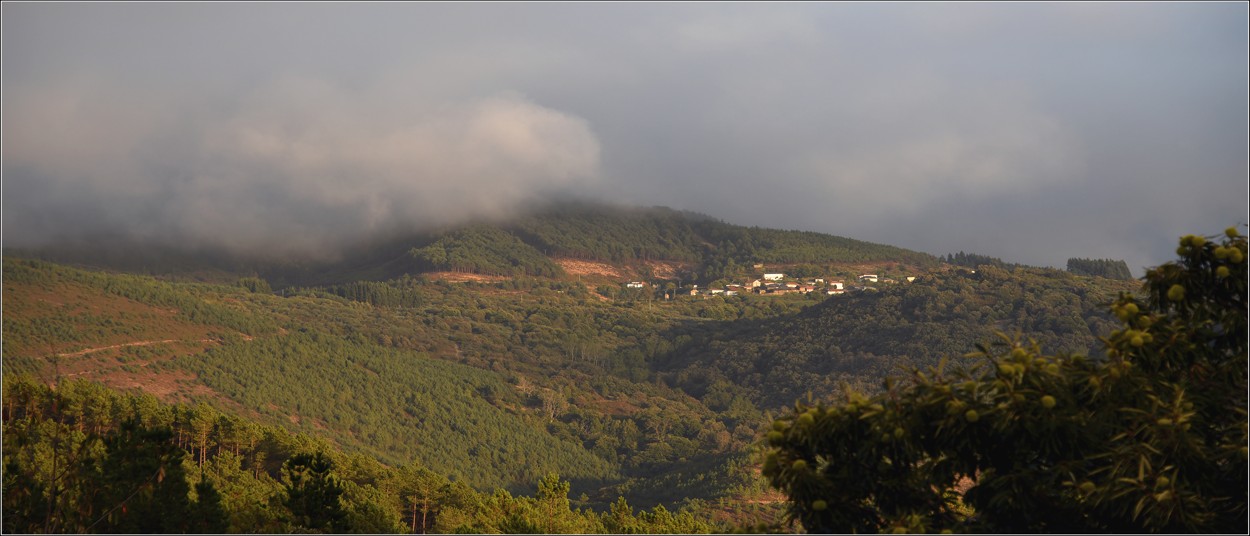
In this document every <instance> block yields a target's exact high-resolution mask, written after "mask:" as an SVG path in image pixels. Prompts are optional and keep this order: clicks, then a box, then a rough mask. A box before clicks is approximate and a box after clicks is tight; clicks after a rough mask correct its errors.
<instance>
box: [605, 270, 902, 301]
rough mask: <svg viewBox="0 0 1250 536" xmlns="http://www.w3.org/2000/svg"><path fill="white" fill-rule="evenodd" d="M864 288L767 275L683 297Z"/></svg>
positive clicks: (863, 278) (869, 279)
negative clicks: (791, 279) (787, 279)
mask: <svg viewBox="0 0 1250 536" xmlns="http://www.w3.org/2000/svg"><path fill="white" fill-rule="evenodd" d="M906 279H907V282H909V283H910V282H912V281H915V280H916V278H915V277H914V276H909V277H907V278H906ZM859 281H860V282H864V283H877V282H881V283H897V282H898V281H896V280H894V279H887V278H880V277H878V276H877V274H863V275H860V276H859ZM646 286H647V284H646V283H644V282H642V281H630V282H628V283H626V284H625V287H626V288H643V287H646ZM863 288H865V287H861V286H856V285H851V286H849V287H848V286H846V284H845V283H843V282H842V281H825V280H824V279H822V278H814V279H809V280H807V282H805V283H799V282H798V281H786V274H783V273H772V274H764V275H763V277H761V278H759V279H752V280H751V281H747V282H745V283H741V284H739V283H729V284H727V285H725V288H709V289H700V288H699V285H693V286H692V287H691V288H690V289H688V290H683V291H682V293H683V294H685V293H689V294H690V295H691V296H700V295H703V296H718V295H724V296H736V295H738V294H741V293H743V292H750V293H754V294H791V293H799V294H809V293H812V292H824V293H825V294H828V295H831V296H834V295H838V294H845V293H846V292H847V291H848V290H851V291H855V290H861V289H863Z"/></svg>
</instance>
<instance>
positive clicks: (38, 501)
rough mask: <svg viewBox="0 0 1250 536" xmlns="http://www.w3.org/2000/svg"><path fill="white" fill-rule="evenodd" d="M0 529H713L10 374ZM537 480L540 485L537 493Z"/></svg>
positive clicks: (684, 514) (545, 486) (684, 518)
mask: <svg viewBox="0 0 1250 536" xmlns="http://www.w3.org/2000/svg"><path fill="white" fill-rule="evenodd" d="M0 415H2V416H3V420H4V429H3V432H4V433H3V437H4V459H3V514H4V515H3V532H4V533H42V534H47V533H96V532H120V533H155V534H159V533H217V532H232V533H234V532H247V533H291V532H298V533H318V532H333V533H364V534H370V533H421V534H425V533H433V532H445V533H452V532H461V533H465V532H467V533H544V532H545V533H574V534H576V533H583V534H584V533H617V534H621V533H644V534H646V533H651V534H656V533H706V532H709V531H710V530H711V529H712V527H711V526H710V525H709V524H708V523H707V522H706V521H703V520H700V519H698V518H696V516H695V513H694V512H692V511H689V510H685V509H683V510H681V511H677V512H672V511H669V510H667V509H665V508H664V506H662V505H660V506H656V507H654V508H652V509H650V510H638V511H635V510H634V509H633V508H632V507H631V506H630V505H629V503H628V502H626V500H625V499H624V498H618V499H617V501H616V502H615V503H614V504H613V505H611V507H610V508H609V509H608V510H607V511H604V512H595V511H592V510H590V509H587V508H575V507H574V506H573V504H572V502H571V500H570V499H569V497H568V495H569V492H570V489H571V484H570V482H568V481H566V480H562V479H561V478H560V477H559V476H558V475H556V474H555V473H548V474H547V475H546V476H544V477H543V478H542V479H541V480H539V481H538V483H537V484H538V485H537V493H536V495H535V496H534V497H525V496H513V495H512V494H510V493H509V492H507V491H505V490H502V489H496V490H495V491H494V492H493V493H481V492H478V491H476V490H474V489H473V488H471V487H469V486H468V485H466V484H465V483H464V482H461V481H454V480H450V479H448V478H447V477H446V476H444V475H441V474H438V473H435V472H433V471H431V470H429V469H427V468H425V467H423V466H422V465H421V463H420V462H419V461H413V462H410V463H408V464H405V465H402V466H399V467H388V466H385V465H383V464H381V463H379V462H377V461H376V460H373V459H372V458H369V457H367V456H361V455H351V454H344V453H343V452H342V451H340V450H338V449H336V448H334V447H332V446H330V445H329V444H327V443H326V442H324V441H321V440H317V439H315V438H310V437H308V436H304V435H292V434H289V433H287V432H286V431H284V430H281V429H278V428H275V427H270V426H264V425H259V424H257V423H255V422H253V421H250V420H247V419H243V418H240V417H237V416H233V415H227V414H220V413H217V412H216V410H214V409H212V408H211V407H209V406H207V405H205V404H199V405H197V406H182V405H178V406H167V405H164V404H162V403H160V402H158V401H157V400H156V399H155V397H153V396H151V395H147V394H140V395H133V394H122V393H118V392H116V391H112V390H110V389H107V388H105V387H102V386H100V385H99V384H94V383H91V382H87V381H82V380H70V381H66V382H63V383H61V384H60V385H58V386H57V388H56V389H52V388H49V387H48V386H46V385H43V384H41V383H39V382H37V381H35V380H34V379H32V378H30V377H29V376H22V375H18V376H13V375H6V376H5V378H4V404H3V411H2V412H0ZM531 489H533V488H531Z"/></svg>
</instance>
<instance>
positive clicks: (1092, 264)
mask: <svg viewBox="0 0 1250 536" xmlns="http://www.w3.org/2000/svg"><path fill="white" fill-rule="evenodd" d="M1068 271H1069V272H1072V273H1074V274H1077V275H1092V276H1098V277H1105V278H1107V279H1123V280H1131V279H1133V273H1132V272H1130V271H1129V269H1128V263H1126V262H1124V261H1118V260H1114V259H1068Z"/></svg>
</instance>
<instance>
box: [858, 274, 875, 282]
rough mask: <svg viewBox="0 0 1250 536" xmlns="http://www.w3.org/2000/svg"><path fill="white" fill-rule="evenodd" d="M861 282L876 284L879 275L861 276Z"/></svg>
mask: <svg viewBox="0 0 1250 536" xmlns="http://www.w3.org/2000/svg"><path fill="white" fill-rule="evenodd" d="M859 280H860V281H868V282H870V283H876V282H877V274H864V275H861V276H859Z"/></svg>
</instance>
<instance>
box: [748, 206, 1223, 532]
mask: <svg viewBox="0 0 1250 536" xmlns="http://www.w3.org/2000/svg"><path fill="white" fill-rule="evenodd" d="M1226 235H1227V236H1226V237H1225V238H1224V239H1223V240H1222V241H1220V242H1219V243H1213V242H1212V241H1209V240H1207V239H1205V238H1202V237H1197V236H1192V235H1190V236H1186V237H1184V238H1182V239H1181V246H1180V248H1178V250H1177V253H1178V254H1179V255H1180V259H1179V260H1177V261H1175V262H1172V263H1168V264H1165V265H1163V266H1160V267H1158V268H1156V269H1154V270H1151V271H1150V272H1148V273H1147V275H1146V278H1145V281H1146V283H1145V289H1144V290H1145V291H1146V292H1148V298H1147V299H1145V300H1139V299H1137V298H1134V297H1132V296H1130V295H1128V294H1124V295H1122V296H1121V297H1120V298H1119V299H1118V300H1117V301H1116V302H1115V303H1114V304H1113V305H1112V310H1113V311H1114V313H1115V314H1116V315H1117V316H1118V317H1119V319H1120V321H1121V322H1122V329H1119V330H1117V331H1114V332H1112V333H1111V334H1110V336H1109V337H1107V338H1105V339H1104V340H1103V342H1104V345H1105V347H1106V350H1105V353H1106V356H1107V357H1106V359H1105V360H1093V359H1089V358H1086V357H1083V356H1080V355H1068V354H1059V355H1043V354H1042V353H1041V351H1040V348H1039V347H1038V345H1037V344H1036V343H1035V342H1029V343H1021V342H1019V341H1017V340H1014V339H1013V338H1010V337H1006V336H1004V337H1003V341H1001V342H999V343H996V344H995V345H993V346H992V347H985V346H981V347H979V351H978V352H975V353H973V354H969V355H968V356H966V357H967V358H969V359H970V360H972V362H973V363H972V364H971V365H967V366H960V367H956V369H955V370H954V371H953V372H943V370H942V368H943V367H942V365H939V366H938V367H936V368H935V369H933V370H929V371H920V370H914V371H913V372H912V373H911V375H910V377H909V378H908V379H907V380H906V381H905V382H903V383H901V384H900V383H893V382H890V381H888V380H887V383H886V390H885V392H884V393H882V394H880V395H876V396H873V397H871V398H868V397H864V396H862V395H858V394H854V393H851V394H849V395H847V397H846V400H845V401H844V402H842V403H840V404H834V405H826V404H818V405H814V406H813V405H808V404H801V403H800V404H796V406H795V410H794V412H793V413H792V414H790V415H788V416H786V417H784V418H782V419H780V420H778V421H777V422H776V423H774V431H772V432H770V433H769V437H768V441H769V443H770V444H771V445H772V446H774V447H775V448H774V449H773V450H771V451H770V452H769V454H767V457H766V460H765V465H764V474H765V475H766V476H768V477H769V479H770V481H771V483H772V484H773V485H774V486H775V487H777V488H779V489H781V490H782V491H784V492H785V493H786V494H787V495H788V496H789V499H790V501H791V504H790V514H791V515H792V516H793V517H794V518H796V519H798V520H800V521H801V522H802V524H803V525H804V527H806V528H807V530H808V531H810V532H844V533H845V532H883V531H896V532H919V531H939V530H948V529H949V530H953V531H956V532H1004V533H1006V532H1069V533H1080V532H1086V533H1092V532H1237V533H1244V532H1245V530H1246V528H1247V526H1246V514H1247V511H1246V502H1247V501H1246V498H1247V491H1246V484H1247V481H1246V474H1247V473H1246V470H1247V463H1246V459H1247V452H1246V442H1247V433H1246V428H1247V426H1246V424H1247V423H1246V417H1247V415H1246V398H1247V391H1246V389H1247V386H1246V373H1247V368H1246V352H1247V347H1246V339H1247V331H1246V329H1247V323H1246V322H1247V316H1246V312H1247V304H1246V264H1245V261H1246V237H1245V236H1242V235H1240V234H1239V233H1238V232H1237V230H1236V229H1235V228H1230V229H1228V230H1227V231H1226ZM961 481H962V482H961ZM961 484H962V486H961ZM968 486H970V488H968V489H966V492H965V493H963V494H962V496H961V495H960V493H959V490H960V489H962V488H965V487H968ZM968 507H971V509H972V513H971V514H969V511H968Z"/></svg>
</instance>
